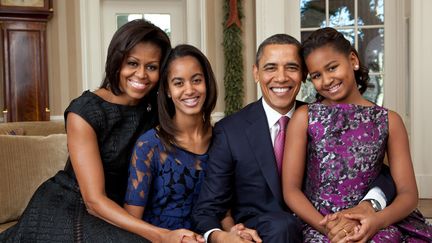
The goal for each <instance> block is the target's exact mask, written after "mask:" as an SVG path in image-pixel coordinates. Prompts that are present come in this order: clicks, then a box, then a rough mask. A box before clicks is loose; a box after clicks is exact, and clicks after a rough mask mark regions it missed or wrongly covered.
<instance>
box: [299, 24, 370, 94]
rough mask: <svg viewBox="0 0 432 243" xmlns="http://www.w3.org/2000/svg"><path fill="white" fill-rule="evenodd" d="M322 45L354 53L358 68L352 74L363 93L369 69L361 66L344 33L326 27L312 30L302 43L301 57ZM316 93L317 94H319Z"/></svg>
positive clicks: (345, 52)
mask: <svg viewBox="0 0 432 243" xmlns="http://www.w3.org/2000/svg"><path fill="white" fill-rule="evenodd" d="M323 46H331V47H332V48H333V49H334V50H336V51H338V52H340V53H344V54H346V55H347V56H348V55H349V54H350V53H351V52H352V53H354V55H356V57H357V59H358V60H359V69H358V70H354V75H355V80H356V83H357V87H358V89H359V91H360V93H361V94H363V93H364V92H365V91H366V89H367V88H368V82H369V70H368V68H367V67H365V66H363V64H362V62H361V60H360V57H359V54H358V52H357V50H356V49H355V48H354V47H353V46H352V45H351V43H350V42H349V41H348V40H347V39H345V37H344V35H343V34H342V33H340V32H338V31H337V30H335V29H333V28H330V27H326V28H322V29H318V30H316V31H314V32H312V34H311V35H310V36H309V37H308V38H307V39H306V40H305V41H304V42H303V44H302V51H301V53H302V57H303V59H304V60H306V58H307V57H308V56H309V54H311V52H312V51H314V50H316V49H318V48H320V47H323ZM317 95H318V96H319V94H317ZM320 98H322V97H320Z"/></svg>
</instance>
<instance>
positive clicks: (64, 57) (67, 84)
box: [47, 0, 82, 119]
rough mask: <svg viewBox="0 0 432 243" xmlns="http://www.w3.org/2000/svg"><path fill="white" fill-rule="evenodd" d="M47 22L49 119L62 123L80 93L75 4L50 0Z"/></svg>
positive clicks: (78, 36) (78, 34)
mask: <svg viewBox="0 0 432 243" xmlns="http://www.w3.org/2000/svg"><path fill="white" fill-rule="evenodd" d="M53 9H54V15H53V18H52V19H51V20H50V21H49V22H48V28H47V44H48V67H49V68H48V79H49V98H50V109H51V119H62V115H63V111H64V110H65V109H66V107H67V106H68V105H69V102H70V101H71V100H72V99H73V98H75V97H76V96H78V95H79V94H80V93H81V90H82V88H81V83H82V82H81V65H80V63H81V56H80V53H81V52H80V50H81V47H80V31H79V26H80V25H79V17H78V16H79V6H78V1H66V0H53Z"/></svg>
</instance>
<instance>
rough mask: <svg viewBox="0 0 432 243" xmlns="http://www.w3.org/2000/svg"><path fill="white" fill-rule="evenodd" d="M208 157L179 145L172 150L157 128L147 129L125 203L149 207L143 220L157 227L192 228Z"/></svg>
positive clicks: (134, 160) (137, 150)
mask: <svg viewBox="0 0 432 243" xmlns="http://www.w3.org/2000/svg"><path fill="white" fill-rule="evenodd" d="M207 160H208V155H207V154H202V155H200V154H194V153H191V152H189V151H186V150H184V149H181V148H179V147H175V146H174V149H173V151H170V152H168V151H167V150H166V148H165V146H164V145H163V144H162V142H161V141H160V139H159V137H158V135H157V133H156V130H155V129H152V130H149V131H147V132H146V133H145V134H143V135H142V136H141V137H140V138H139V139H138V141H137V142H136V145H135V149H134V152H133V155H132V161H131V163H130V172H129V182H128V188H127V193H126V199H125V202H126V203H127V204H129V205H136V206H143V207H145V210H144V215H143V219H144V220H145V221H147V222H148V223H151V224H153V225H155V226H159V227H162V228H167V229H171V230H174V229H179V228H186V229H190V228H191V219H190V216H191V211H192V207H193V205H195V202H196V200H197V199H198V194H199V191H200V188H201V183H202V181H203V179H204V171H205V168H206V166H207Z"/></svg>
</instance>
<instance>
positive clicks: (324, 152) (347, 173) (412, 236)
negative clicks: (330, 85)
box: [303, 103, 432, 242]
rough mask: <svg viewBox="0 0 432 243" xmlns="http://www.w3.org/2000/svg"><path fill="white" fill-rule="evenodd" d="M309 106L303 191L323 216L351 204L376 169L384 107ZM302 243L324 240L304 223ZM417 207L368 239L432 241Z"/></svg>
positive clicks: (383, 135)
mask: <svg viewBox="0 0 432 243" xmlns="http://www.w3.org/2000/svg"><path fill="white" fill-rule="evenodd" d="M308 108H309V112H308V115H309V121H308V122H309V125H308V131H307V132H308V147H307V154H308V158H307V165H306V166H307V168H306V180H305V187H304V191H305V194H306V196H307V197H308V198H309V200H310V201H311V202H312V204H313V205H314V206H315V208H316V209H317V210H318V211H319V212H320V213H321V214H323V215H327V214H330V213H334V212H338V211H340V210H343V209H346V208H351V207H354V206H356V205H357V204H358V203H359V202H360V200H361V199H362V198H363V197H364V196H365V195H366V193H367V191H368V189H369V186H370V184H371V183H372V182H373V180H374V179H375V178H377V176H378V174H379V173H380V170H381V166H382V164H383V159H384V155H385V151H386V146H387V138H388V133H389V131H388V110H387V109H385V108H383V107H380V106H369V107H367V106H359V105H352V104H337V105H331V106H327V105H324V104H321V103H314V104H310V105H309V106H308ZM303 235H304V241H305V242H329V240H328V239H327V237H326V236H324V235H322V234H321V233H320V232H318V231H317V230H315V229H314V228H312V227H311V226H309V225H307V224H305V225H304V228H303ZM431 239H432V227H431V226H430V225H429V224H428V223H427V222H426V220H425V219H424V218H423V216H422V215H421V214H420V212H419V211H418V210H415V211H414V212H413V213H411V214H410V215H409V216H408V217H407V218H405V219H404V220H403V221H401V222H398V223H397V224H394V225H391V226H389V227H387V228H385V229H383V230H381V231H379V232H378V233H377V234H376V235H375V236H374V237H373V238H372V240H371V242H432V240H431Z"/></svg>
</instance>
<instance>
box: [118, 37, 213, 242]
mask: <svg viewBox="0 0 432 243" xmlns="http://www.w3.org/2000/svg"><path fill="white" fill-rule="evenodd" d="M216 98H217V90H216V82H215V78H214V75H213V71H212V69H211V67H210V63H209V62H208V60H207V58H206V57H205V56H204V55H203V54H202V53H201V51H199V50H198V49H197V48H195V47H193V46H190V45H179V46H177V47H176V48H174V49H173V50H172V52H171V53H170V55H169V56H168V59H167V62H166V64H165V65H164V69H163V74H162V76H161V84H160V88H159V92H158V109H159V110H158V111H159V120H160V125H159V126H157V127H156V128H155V129H151V130H149V131H148V132H146V133H144V134H143V135H142V136H140V137H139V139H138V140H137V142H136V144H135V148H134V151H133V154H132V158H131V164H130V170H129V182H128V189H127V193H126V199H125V205H124V207H125V208H126V210H127V211H128V212H129V213H131V214H132V215H134V216H136V217H138V218H143V219H144V220H145V221H146V222H148V224H149V228H151V229H152V230H153V232H154V233H155V234H157V235H163V234H166V232H175V234H174V233H173V234H172V239H173V240H175V239H177V240H176V241H177V242H180V241H181V240H184V238H189V239H190V240H194V241H197V242H204V238H203V237H202V236H200V235H195V234H193V233H191V231H187V230H185V229H190V227H191V223H190V214H191V210H192V207H193V205H194V203H195V201H196V199H197V197H198V193H199V190H200V186H201V182H202V180H203V178H204V170H205V169H206V165H207V159H208V155H207V149H208V147H209V145H210V141H211V133H212V127H211V123H210V114H211V112H212V111H213V109H214V107H215V105H216Z"/></svg>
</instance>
